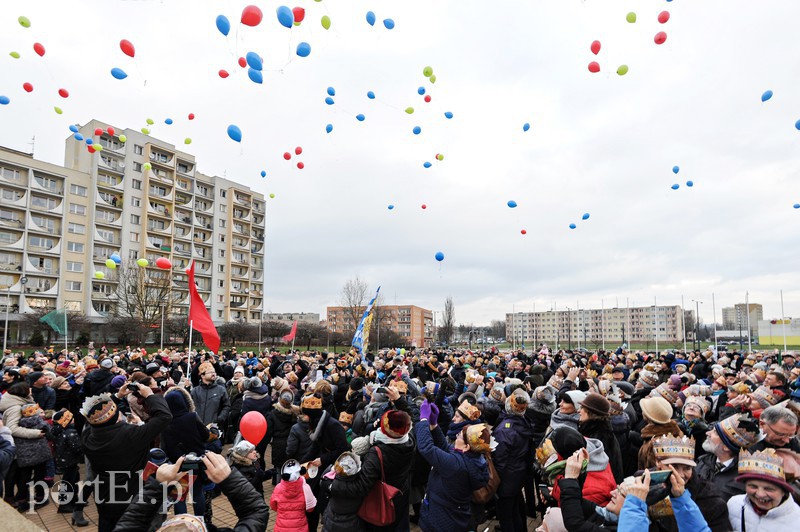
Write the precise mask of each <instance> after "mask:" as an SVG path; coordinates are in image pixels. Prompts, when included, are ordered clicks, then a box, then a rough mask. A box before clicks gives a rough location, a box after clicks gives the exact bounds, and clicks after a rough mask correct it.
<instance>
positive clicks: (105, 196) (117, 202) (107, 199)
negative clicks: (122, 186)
mask: <svg viewBox="0 0 800 532" xmlns="http://www.w3.org/2000/svg"><path fill="white" fill-rule="evenodd" d="M120 198H122V195H117V194H111V193H108V192H101V191H100V190H98V191H97V194H96V203H97V205H99V206H101V207H111V208H112V209H119V210H120V211H121V210H122V200H121V199H120Z"/></svg>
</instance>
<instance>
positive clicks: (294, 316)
mask: <svg viewBox="0 0 800 532" xmlns="http://www.w3.org/2000/svg"><path fill="white" fill-rule="evenodd" d="M264 321H277V322H279V323H282V324H284V325H291V324H292V323H294V322H295V321H297V323H298V324H301V323H306V324H309V325H319V324H320V323H319V313H315V312H265V313H264Z"/></svg>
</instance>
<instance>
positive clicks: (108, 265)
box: [106, 259, 117, 270]
mask: <svg viewBox="0 0 800 532" xmlns="http://www.w3.org/2000/svg"><path fill="white" fill-rule="evenodd" d="M116 267H117V263H116V262H114V261H113V260H111V259H106V268H108V269H109V270H113V269H116Z"/></svg>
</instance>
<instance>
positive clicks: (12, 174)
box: [0, 166, 20, 181]
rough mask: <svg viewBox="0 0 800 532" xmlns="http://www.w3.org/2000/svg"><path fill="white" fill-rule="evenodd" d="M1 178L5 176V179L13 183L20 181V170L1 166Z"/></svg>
mask: <svg viewBox="0 0 800 532" xmlns="http://www.w3.org/2000/svg"><path fill="white" fill-rule="evenodd" d="M0 176H3V177H4V178H5V179H9V180H11V181H19V179H20V176H19V170H14V169H13V168H5V167H3V166H0Z"/></svg>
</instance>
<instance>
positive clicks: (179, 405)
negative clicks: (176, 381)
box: [164, 386, 195, 417]
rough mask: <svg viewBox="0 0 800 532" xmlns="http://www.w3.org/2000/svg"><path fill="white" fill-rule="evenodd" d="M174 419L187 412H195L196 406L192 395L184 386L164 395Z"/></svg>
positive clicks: (174, 388)
mask: <svg viewBox="0 0 800 532" xmlns="http://www.w3.org/2000/svg"><path fill="white" fill-rule="evenodd" d="M164 399H165V400H166V401H167V405H168V406H169V410H170V412H172V416H173V417H177V416H180V415H182V414H185V413H187V412H194V411H195V406H194V401H193V400H192V396H191V394H190V393H189V392H188V391H187V390H186V389H185V388H184V387H183V386H173V387H172V388H170V389H169V390H167V393H165V394H164Z"/></svg>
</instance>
